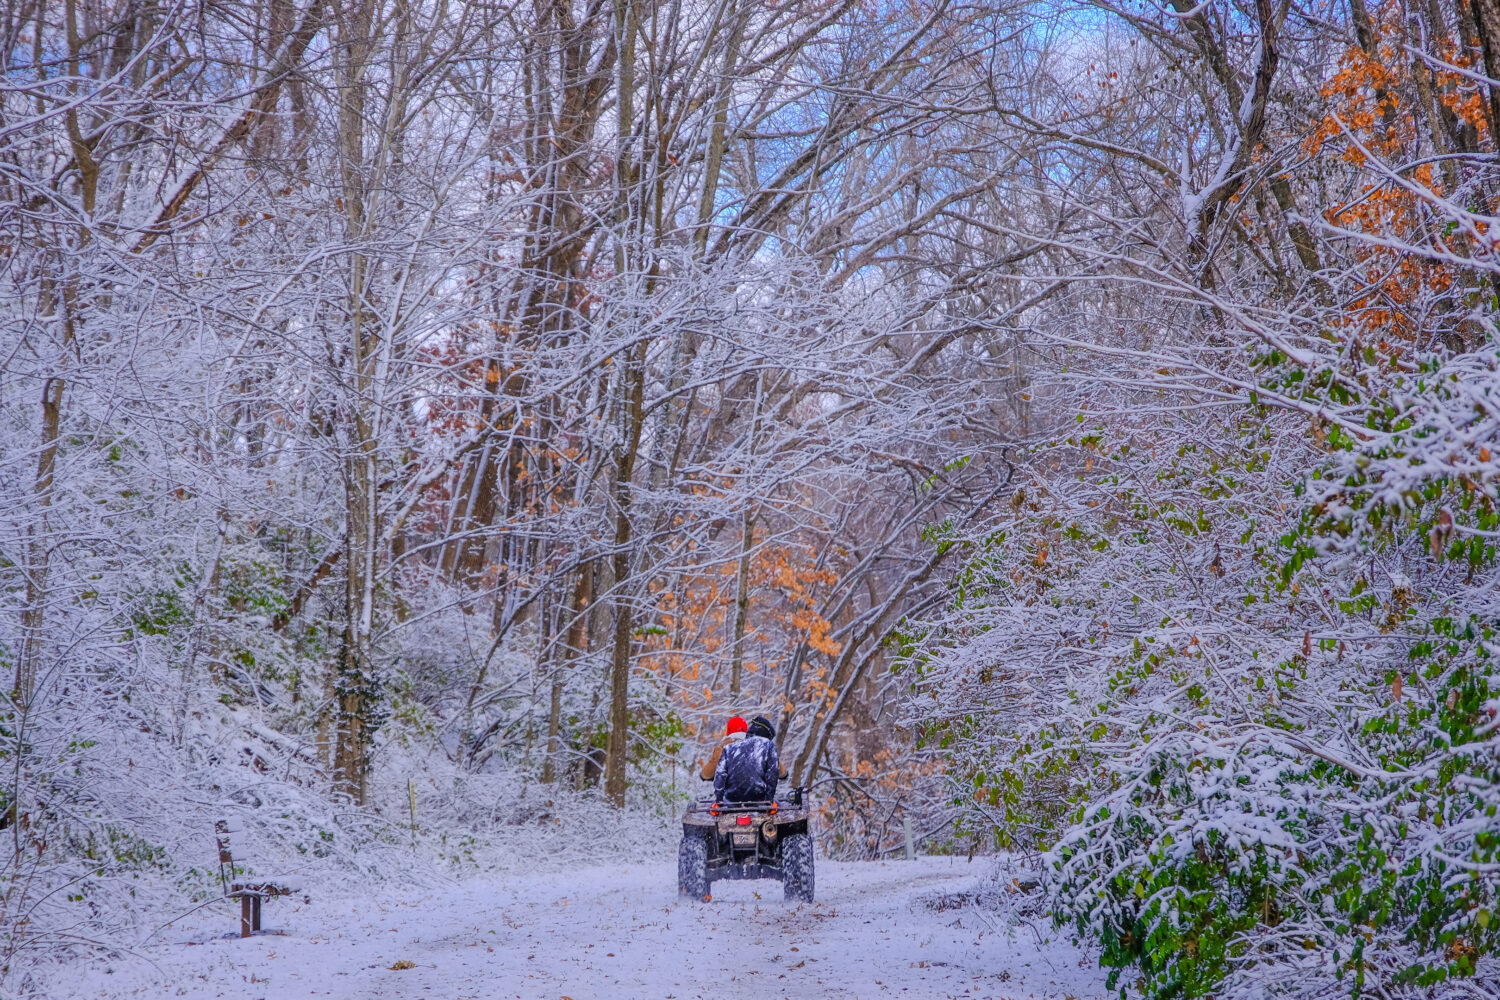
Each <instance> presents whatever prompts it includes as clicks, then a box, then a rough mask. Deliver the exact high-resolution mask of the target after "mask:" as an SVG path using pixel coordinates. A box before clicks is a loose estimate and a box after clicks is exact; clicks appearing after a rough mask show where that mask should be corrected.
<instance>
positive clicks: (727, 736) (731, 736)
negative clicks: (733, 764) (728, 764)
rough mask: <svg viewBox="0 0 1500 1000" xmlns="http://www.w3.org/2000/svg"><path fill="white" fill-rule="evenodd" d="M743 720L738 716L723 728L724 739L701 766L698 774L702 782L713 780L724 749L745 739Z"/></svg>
mask: <svg viewBox="0 0 1500 1000" xmlns="http://www.w3.org/2000/svg"><path fill="white" fill-rule="evenodd" d="M745 728H746V726H745V720H744V719H742V718H741V717H739V716H738V715H736V716H734V717H733V718H731V719H730V720H729V725H728V726H726V727H725V728H724V738H723V739H722V740H720V741H719V745H718V746H716V747H714V752H713V753H711V754H709V755H708V762H707V763H706V764H704V765H703V770H702V771H701V772H700V774H701V775H702V778H703V780H704V781H713V780H714V771H716V770H717V769H718V767H719V757H720V755H722V754H723V753H724V748H725V747H727V746H728V745H729V744H731V743H735V742H737V741H739V740H742V739H744V738H745Z"/></svg>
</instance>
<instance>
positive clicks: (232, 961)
mask: <svg viewBox="0 0 1500 1000" xmlns="http://www.w3.org/2000/svg"><path fill="white" fill-rule="evenodd" d="M982 873H983V869H982V868H981V866H980V865H979V864H977V863H976V864H973V865H970V864H966V863H965V862H964V861H963V860H962V859H947V858H921V859H918V860H916V861H891V862H880V863H850V864H838V863H834V862H829V861H823V860H821V859H820V861H819V864H818V902H817V903H815V904H813V905H801V906H794V905H789V904H786V903H784V902H782V899H781V887H780V885H779V884H777V883H775V882H768V881H757V882H720V883H717V884H716V885H715V890H716V891H715V893H714V898H713V900H712V901H711V902H707V903H698V902H691V901H684V900H679V899H678V897H677V895H676V871H675V867H674V866H672V865H668V864H645V865H625V866H618V867H609V868H591V869H580V870H575V871H571V872H564V873H549V874H534V875H520V876H517V875H514V874H506V875H494V876H482V877H475V878H473V879H470V880H469V881H466V882H465V883H463V884H462V885H460V886H458V887H456V888H452V889H444V890H438V891H430V892H425V893H413V894H412V895H410V896H409V897H407V898H404V899H396V898H389V897H388V894H386V893H381V892H377V893H376V894H375V896H374V897H373V898H372V899H370V900H368V901H363V902H361V901H357V900H353V899H350V898H344V899H341V900H337V901H332V900H328V901H323V902H320V901H319V900H318V899H317V898H314V899H313V902H312V904H311V905H304V904H301V903H300V902H299V903H296V904H294V903H291V902H289V901H284V900H282V901H276V902H274V903H268V904H267V907H266V921H265V922H266V926H267V927H268V928H270V929H271V931H270V932H269V933H264V934H262V935H260V936H257V937H254V938H251V939H249V940H240V939H239V938H238V937H233V938H226V937H222V936H220V935H222V934H224V933H225V931H226V930H228V929H229V928H231V927H232V926H233V925H234V917H233V915H232V914H231V913H230V912H229V907H228V906H227V905H226V906H223V907H219V908H217V909H218V910H219V912H212V913H210V912H208V911H205V912H204V913H203V914H200V915H199V916H197V917H195V918H192V922H191V923H179V924H176V925H174V926H173V927H172V928H170V929H169V930H167V931H165V932H163V934H162V935H161V936H159V937H158V938H157V939H156V940H155V941H154V942H153V943H152V944H151V945H149V946H147V947H145V948H143V949H140V950H139V951H138V953H137V956H138V957H136V958H133V959H126V960H116V961H114V962H113V963H111V965H110V968H111V969H112V970H113V971H109V972H106V971H105V969H104V967H97V968H93V969H90V970H88V971H87V972H86V973H85V974H84V976H83V977H81V978H80V980H79V981H78V992H77V993H76V994H75V996H77V997H80V998H82V997H89V998H94V997H109V998H116V997H142V998H144V997H150V998H156V997H190V998H220V997H222V998H226V1000H259V998H264V1000H289V998H294V997H335V998H351V1000H354V998H359V1000H363V998H390V1000H408V998H410V1000H416V998H421V1000H428V998H441V1000H470V998H475V1000H478V998H484V1000H489V998H495V1000H500V998H510V997H519V998H524V1000H530V998H534V997H535V998H542V997H548V998H554V1000H556V998H559V997H569V998H572V1000H594V998H612V1000H613V998H624V997H640V998H657V1000H661V998H683V1000H687V998H698V997H703V998H710V997H711V998H726V997H729V998H733V997H766V998H773V997H850V998H855V997H857V998H865V997H879V996H907V997H924V998H927V997H931V998H937V997H1007V998H1016V1000H1020V998H1027V1000H1030V998H1038V1000H1040V998H1043V997H1055V998H1058V1000H1066V998H1069V997H1076V998H1078V1000H1094V998H1102V997H1104V995H1105V991H1104V987H1103V979H1102V976H1101V975H1100V974H1099V972H1098V970H1097V968H1096V967H1095V966H1094V964H1093V962H1091V961H1088V960H1086V959H1084V958H1082V956H1080V954H1079V953H1078V952H1077V951H1075V950H1074V949H1073V948H1072V947H1071V946H1069V945H1068V944H1067V943H1066V942H1063V941H1058V940H1056V938H1055V936H1054V939H1053V940H1052V941H1051V942H1048V943H1045V944H1044V943H1042V939H1041V938H1040V937H1039V936H1038V935H1037V934H1036V933H1034V932H1033V931H1032V930H1031V929H1029V928H1027V927H1024V926H1023V927H1020V928H1018V929H1017V932H1016V934H1015V936H1014V937H1008V936H1007V934H1006V933H1005V932H1004V931H1003V930H1000V929H997V928H996V926H995V922H994V921H993V920H983V919H980V918H979V917H978V916H977V914H975V913H974V912H973V911H972V910H968V911H965V910H963V909H956V910H955V909H938V908H934V907H933V906H931V905H929V903H930V901H931V900H933V899H934V898H936V897H939V896H942V895H943V894H952V893H957V892H961V891H963V890H965V889H969V888H971V887H972V886H973V885H974V883H975V882H976V879H977V878H978V876H979V875H981V874H982ZM351 888H352V887H351ZM1039 930H1041V931H1042V932H1043V933H1046V927H1045V924H1043V925H1040V926H1039ZM278 932H279V933H278ZM401 961H405V962H410V963H412V967H411V968H408V969H400V970H395V969H392V968H391V966H392V965H394V964H396V963H397V962H401Z"/></svg>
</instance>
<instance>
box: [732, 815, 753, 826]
mask: <svg viewBox="0 0 1500 1000" xmlns="http://www.w3.org/2000/svg"><path fill="white" fill-rule="evenodd" d="M752 821H753V820H752V818H751V817H749V816H739V817H736V818H735V822H736V823H738V824H739V825H740V826H749V825H750V824H751V822H752Z"/></svg>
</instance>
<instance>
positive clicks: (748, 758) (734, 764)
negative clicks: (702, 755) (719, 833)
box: [714, 715, 786, 802]
mask: <svg viewBox="0 0 1500 1000" xmlns="http://www.w3.org/2000/svg"><path fill="white" fill-rule="evenodd" d="M775 737H776V729H775V727H774V726H772V725H771V720H770V719H767V718H766V717H765V716H764V715H757V716H756V717H755V718H754V719H753V720H751V722H750V725H749V727H748V730H747V731H746V734H745V738H744V739H742V740H738V741H736V742H733V743H728V742H726V743H723V744H720V746H721V748H722V749H721V751H720V753H719V763H718V767H717V768H716V769H715V770H714V798H716V799H718V800H720V801H721V802H763V801H766V800H768V799H774V798H775V797H776V781H777V779H778V778H785V777H786V768H785V767H783V766H782V764H781V759H780V757H779V756H778V755H777V753H776V743H775Z"/></svg>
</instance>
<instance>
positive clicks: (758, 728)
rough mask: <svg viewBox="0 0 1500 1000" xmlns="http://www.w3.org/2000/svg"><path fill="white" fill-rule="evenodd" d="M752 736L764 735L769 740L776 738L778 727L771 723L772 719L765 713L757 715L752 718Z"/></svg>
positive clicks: (750, 733)
mask: <svg viewBox="0 0 1500 1000" xmlns="http://www.w3.org/2000/svg"><path fill="white" fill-rule="evenodd" d="M749 735H750V736H764V737H765V738H766V739H768V740H774V739H775V738H776V727H775V726H773V725H771V720H770V719H768V718H766V717H765V716H764V715H757V716H756V717H755V718H754V719H751V720H750V732H749Z"/></svg>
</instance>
